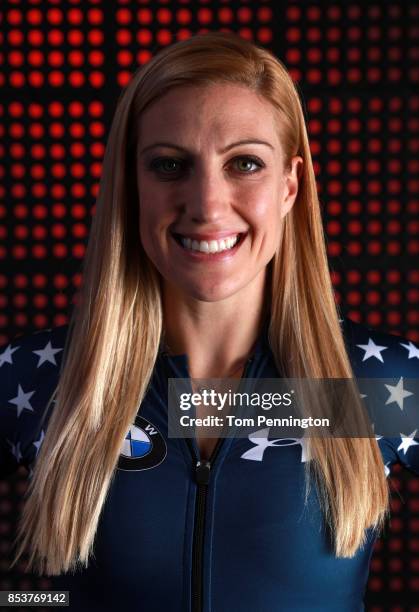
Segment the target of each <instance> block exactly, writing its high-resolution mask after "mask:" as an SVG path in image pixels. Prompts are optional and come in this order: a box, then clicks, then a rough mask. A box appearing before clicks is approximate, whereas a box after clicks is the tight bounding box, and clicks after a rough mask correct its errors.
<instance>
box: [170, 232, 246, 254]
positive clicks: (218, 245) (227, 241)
mask: <svg viewBox="0 0 419 612" xmlns="http://www.w3.org/2000/svg"><path fill="white" fill-rule="evenodd" d="M238 239H239V235H238V234H237V235H236V236H230V237H229V238H224V240H210V241H209V242H207V241H206V240H201V241H200V242H198V240H191V239H190V238H184V237H183V236H181V241H182V245H183V246H184V247H185V249H191V250H192V251H200V252H201V253H220V252H221V251H226V250H228V249H231V248H232V247H233V246H234V245H235V244H236V242H237V240H238Z"/></svg>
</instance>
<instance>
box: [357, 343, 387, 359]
mask: <svg viewBox="0 0 419 612" xmlns="http://www.w3.org/2000/svg"><path fill="white" fill-rule="evenodd" d="M356 346H359V348H361V349H362V350H363V351H365V355H364V357H363V359H362V361H366V360H367V359H369V358H370V357H376V358H377V359H378V360H379V361H381V362H382V363H384V359H383V357H382V355H381V351H385V350H386V349H388V346H380V345H379V344H375V342H374V340H373V339H372V338H368V344H357V345H356Z"/></svg>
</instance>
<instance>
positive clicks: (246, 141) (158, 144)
mask: <svg viewBox="0 0 419 612" xmlns="http://www.w3.org/2000/svg"><path fill="white" fill-rule="evenodd" d="M243 144H262V145H266V146H267V147H270V148H271V149H273V148H274V147H273V146H272V145H271V143H270V142H266V140H259V139H258V138H246V139H244V140H238V141H237V142H231V143H230V144H229V145H227V146H226V147H224V149H221V150H219V151H217V152H218V153H226V151H229V150H230V149H232V148H233V147H238V146H239V145H243ZM155 147H169V148H171V149H178V150H180V151H186V149H185V148H184V147H180V146H179V145H175V144H172V143H170V142H155V143H153V144H151V145H148V146H147V147H144V148H143V149H141V151H140V155H142V154H143V153H145V152H146V151H148V150H149V149H154V148H155Z"/></svg>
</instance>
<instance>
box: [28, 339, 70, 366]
mask: <svg viewBox="0 0 419 612" xmlns="http://www.w3.org/2000/svg"><path fill="white" fill-rule="evenodd" d="M62 350H63V349H62V348H55V349H54V348H52V345H51V341H49V342H48V343H47V344H46V345H45V346H44V348H43V349H40V350H39V351H32V352H33V353H35V355H38V356H39V357H40V359H39V362H38V365H37V366H36V367H37V368H39V367H40V366H41V365H42V364H43V363H44V362H46V361H47V362H49V363H52V364H53V365H55V366H56V365H57V362H56V361H55V357H54V355H55V353H59V352H60V351H62Z"/></svg>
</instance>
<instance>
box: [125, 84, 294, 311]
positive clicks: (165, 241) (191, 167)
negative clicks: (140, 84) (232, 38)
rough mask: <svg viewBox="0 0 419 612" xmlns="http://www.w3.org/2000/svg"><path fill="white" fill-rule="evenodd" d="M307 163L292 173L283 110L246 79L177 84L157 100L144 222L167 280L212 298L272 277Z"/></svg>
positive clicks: (151, 114) (141, 169) (144, 132)
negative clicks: (281, 125) (284, 223)
mask: <svg viewBox="0 0 419 612" xmlns="http://www.w3.org/2000/svg"><path fill="white" fill-rule="evenodd" d="M239 141H248V142H242V143H241V144H239ZM159 143H160V144H159ZM300 163H302V158H301V157H295V158H293V160H292V168H291V170H290V171H288V172H287V173H284V170H283V165H282V164H283V155H282V148H281V143H280V140H279V134H278V119H277V116H276V115H275V111H274V109H273V107H272V106H271V104H270V103H269V102H268V101H266V100H265V99H264V98H261V97H260V96H258V95H257V94H255V93H254V92H252V91H251V90H249V89H248V88H246V87H244V86H240V85H235V84H224V83H223V84H211V85H205V86H187V87H185V86H182V87H176V88H174V89H172V90H170V91H169V92H168V93H167V94H165V95H164V96H163V97H162V98H160V99H159V100H158V101H156V102H155V103H153V104H152V105H150V107H149V108H148V109H147V110H146V111H145V112H144V113H143V114H142V116H141V121H140V125H139V139H138V167H137V169H138V185H139V198H140V202H139V206H140V215H139V216H140V228H139V229H140V237H141V241H142V244H143V246H144V249H145V251H146V253H147V255H148V257H149V258H150V259H151V260H152V261H153V263H154V265H155V266H156V268H157V269H158V271H159V272H160V274H161V275H162V277H163V282H164V286H165V288H166V289H168V288H170V287H172V288H173V289H175V290H177V291H180V292H182V293H183V294H185V295H187V296H189V297H193V298H195V299H198V300H203V301H207V302H211V301H218V300H222V299H225V298H228V297H230V296H232V295H233V294H241V297H243V298H245V297H246V295H247V294H246V291H247V292H249V290H250V289H251V288H252V287H253V288H254V287H256V286H259V287H262V286H263V282H264V278H265V272H266V266H267V264H268V263H269V261H270V260H271V259H272V257H273V255H274V253H275V251H276V249H277V247H278V244H279V239H280V238H279V231H280V224H281V219H282V218H283V217H284V216H285V215H286V214H287V213H288V212H289V210H290V209H291V207H292V205H293V203H294V200H295V197H296V195H297V190H298V166H299V164H300Z"/></svg>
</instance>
